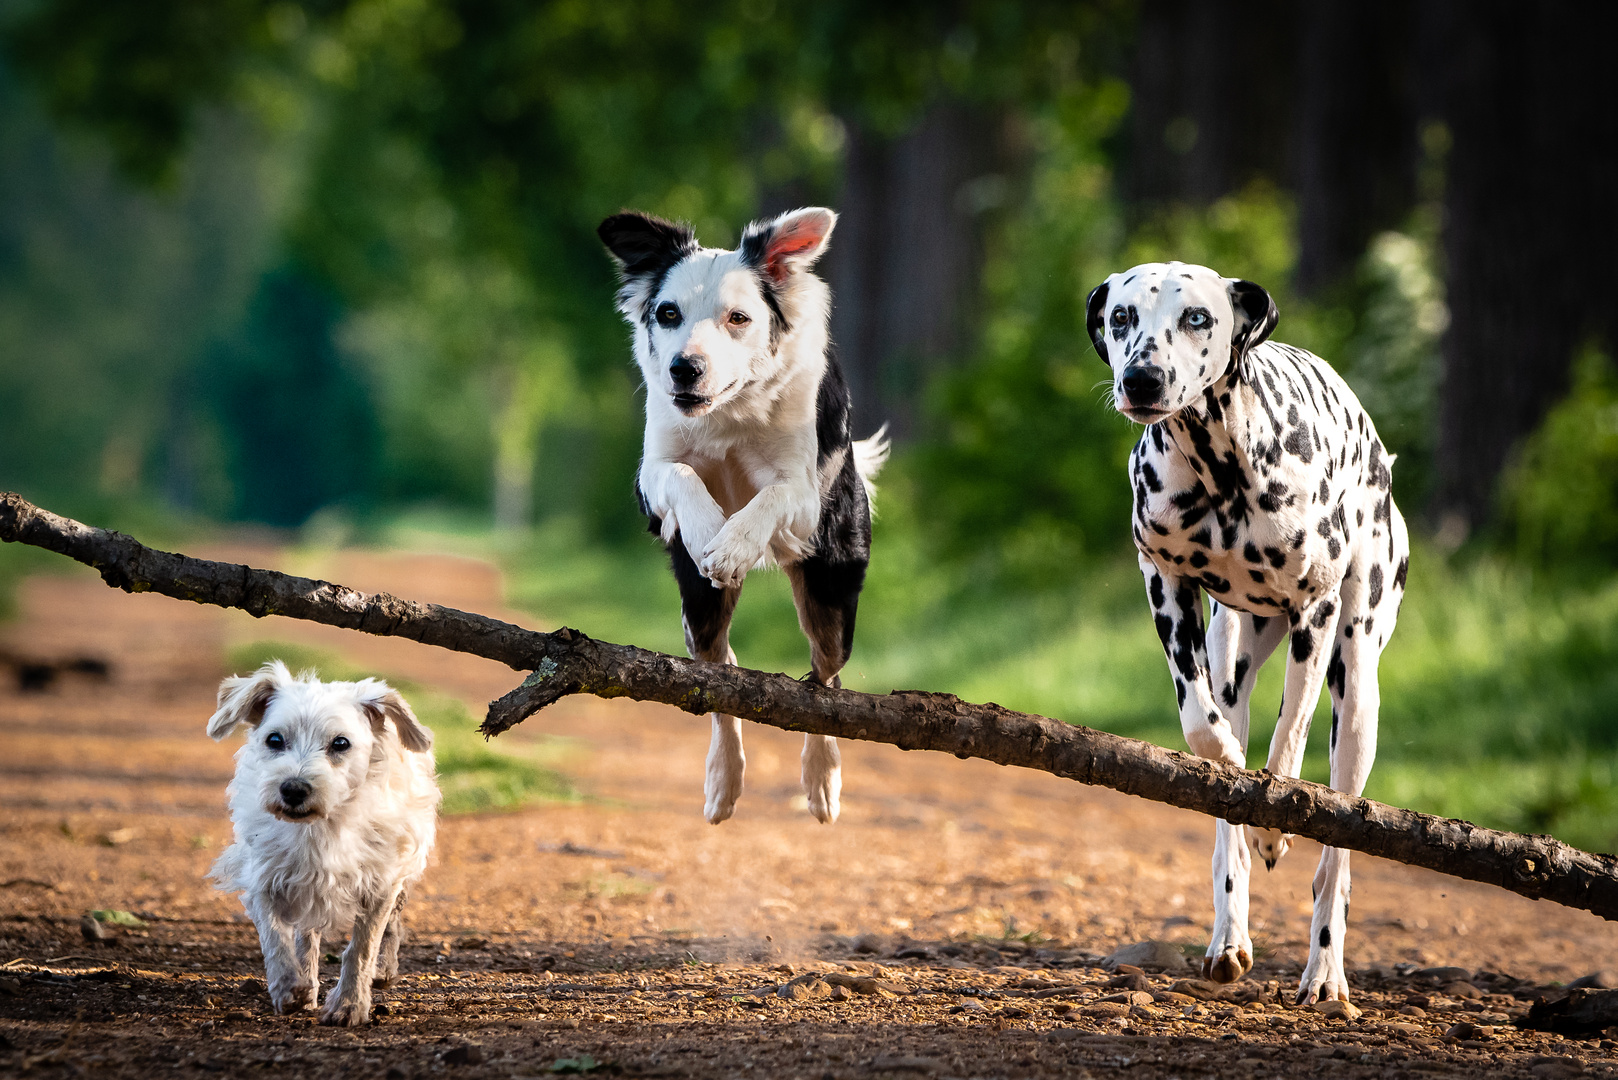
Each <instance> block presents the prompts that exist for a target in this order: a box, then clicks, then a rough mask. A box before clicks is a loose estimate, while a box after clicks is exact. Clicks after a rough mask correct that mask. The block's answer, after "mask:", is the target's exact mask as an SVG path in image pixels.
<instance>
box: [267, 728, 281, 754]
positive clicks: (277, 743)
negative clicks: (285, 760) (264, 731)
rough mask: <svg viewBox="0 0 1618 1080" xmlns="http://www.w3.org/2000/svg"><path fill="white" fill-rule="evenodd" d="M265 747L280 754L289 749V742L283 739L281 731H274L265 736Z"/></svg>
mask: <svg viewBox="0 0 1618 1080" xmlns="http://www.w3.org/2000/svg"><path fill="white" fill-rule="evenodd" d="M264 745H265V746H267V747H269V748H270V749H271V750H274V751H275V752H276V753H280V752H281V751H282V750H285V749H286V748H287V741H286V740H285V739H283V738H282V737H281V733H280V732H279V731H272V732H270V733H269V734H268V735H266V736H264Z"/></svg>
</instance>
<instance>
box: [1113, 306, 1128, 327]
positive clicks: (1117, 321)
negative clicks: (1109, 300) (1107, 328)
mask: <svg viewBox="0 0 1618 1080" xmlns="http://www.w3.org/2000/svg"><path fill="white" fill-rule="evenodd" d="M1128 321H1129V312H1127V311H1125V310H1124V309H1123V308H1121V307H1115V308H1113V309H1112V325H1114V326H1123V325H1124V324H1125V323H1127V322H1128Z"/></svg>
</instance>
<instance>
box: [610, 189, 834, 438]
mask: <svg viewBox="0 0 1618 1080" xmlns="http://www.w3.org/2000/svg"><path fill="white" fill-rule="evenodd" d="M836 223H837V215H836V214H835V213H833V212H832V211H830V210H827V209H824V208H822V207H809V208H807V209H803V210H794V211H792V212H790V213H786V214H782V215H780V216H779V217H776V218H773V219H771V220H768V221H755V222H753V223H752V224H751V225H749V226H748V227H747V228H746V229H745V230H743V232H742V242H741V246H740V248H738V249H737V250H735V251H727V250H724V249H721V248H705V247H701V246H699V245H698V244H697V241H696V237H695V235H694V234H693V233H692V231H691V227H690V226H689V225H684V224H679V223H675V222H671V221H664V220H662V219H661V218H655V217H652V216H650V215H647V214H639V213H622V214H615V215H613V216H612V217H610V218H608V219H607V220H605V221H603V222H602V223H601V227H600V228H599V229H598V230H597V232H598V234H599V235H600V237H601V241H602V243H604V244H605V245H606V246H607V250H608V251H609V252H610V253H611V254H612V257H613V259H614V261H616V262H617V264H618V269H619V273H620V275H621V276H622V279H623V287H622V288H621V289H620V290H619V292H618V310H619V311H620V312H622V313H623V316H624V318H625V319H626V320H627V321H628V322H629V324H630V326H632V327H633V328H634V332H635V360H636V362H637V363H638V364H639V365H640V369H641V375H642V376H643V377H644V378H645V380H646V390H647V394H648V398H649V402H648V405H649V408H654V409H661V408H668V407H672V408H673V409H674V410H675V411H676V412H677V413H678V414H679V415H680V416H683V417H686V418H695V417H700V416H706V415H708V414H710V413H716V412H722V411H724V410H725V409H726V407H727V406H728V405H731V404H732V403H738V404H740V403H743V402H747V401H749V400H751V399H752V398H753V397H754V396H755V395H756V392H758V391H760V390H765V389H767V388H769V387H773V386H779V384H780V382H781V376H782V375H783V373H784V372H785V370H786V369H787V368H788V367H789V366H790V364H791V363H792V361H793V356H792V355H789V354H791V353H792V350H790V349H788V348H786V347H785V346H786V344H787V343H788V342H789V341H792V340H797V339H799V338H801V336H802V335H801V333H800V332H801V331H805V330H810V331H818V332H822V333H823V332H824V330H825V326H826V319H827V315H828V313H829V311H830V304H831V301H830V293H829V291H828V290H827V288H826V284H825V282H823V281H821V280H820V278H818V277H816V276H815V274H814V273H813V272H812V270H811V268H812V267H813V266H814V264H815V260H817V259H819V258H820V256H821V254H822V253H823V252H824V251H825V250H826V244H827V241H828V240H830V239H831V231H832V227H833V226H834V225H835V224H836ZM823 353H824V350H821V353H820V354H823Z"/></svg>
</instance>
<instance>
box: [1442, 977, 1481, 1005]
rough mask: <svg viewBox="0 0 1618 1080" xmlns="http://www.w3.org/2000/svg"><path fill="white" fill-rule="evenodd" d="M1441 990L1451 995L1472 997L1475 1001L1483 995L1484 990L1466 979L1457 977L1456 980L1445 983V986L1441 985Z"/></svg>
mask: <svg viewBox="0 0 1618 1080" xmlns="http://www.w3.org/2000/svg"><path fill="white" fill-rule="evenodd" d="M1439 992H1440V993H1444V994H1448V995H1449V996H1450V997H1455V998H1470V999H1472V1000H1474V1001H1476V1000H1477V999H1478V998H1481V997H1482V996H1483V991H1482V990H1479V989H1478V988H1477V987H1475V986H1473V985H1472V984H1471V983H1469V982H1467V981H1466V980H1464V979H1456V980H1455V981H1454V982H1447V983H1445V984H1444V985H1443V986H1441V987H1439Z"/></svg>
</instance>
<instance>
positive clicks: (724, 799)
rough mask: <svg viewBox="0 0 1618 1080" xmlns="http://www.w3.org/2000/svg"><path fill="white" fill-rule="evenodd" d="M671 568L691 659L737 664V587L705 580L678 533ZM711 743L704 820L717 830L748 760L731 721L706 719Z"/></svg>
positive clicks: (732, 806) (737, 725)
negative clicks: (733, 620) (733, 625)
mask: <svg viewBox="0 0 1618 1080" xmlns="http://www.w3.org/2000/svg"><path fill="white" fill-rule="evenodd" d="M669 563H670V565H672V566H673V568H674V580H675V581H676V582H678V583H679V585H680V617H681V621H682V622H683V623H684V624H685V648H686V651H687V652H689V653H690V654H691V656H692V658H693V659H696V660H709V661H713V662H716V663H724V664H735V663H736V654H735V653H734V652H732V651H731V648H730V617H731V616H732V615H733V614H735V612H736V601H737V599H739V598H740V597H741V595H742V590H741V586H739V585H738V586H736V587H735V588H731V589H716V588H714V585H713V582H711V581H709V580H708V579H707V578H705V577H703V576H702V574H701V572H699V571H698V570H697V564H696V563H695V562H693V561H692V559H691V554H690V552H688V551H686V549H685V541H684V539H683V538H682V537H681V536H680V534H679V533H675V535H674V539H673V540H671V541H669ZM709 717H710V718H711V719H712V721H713V741H712V742H710V743H709V744H708V765H707V771H706V775H705V778H704V780H703V785H702V791H703V804H702V816H703V817H704V818H706V819H707V821H708V824H710V825H717V824H719V823H720V822H721V821H724V820H725V819H726V818H728V817H730V815H731V814H732V813H734V812H735V810H736V800H737V799H739V798H741V794H742V777H743V775H744V774H745V773H746V771H747V755H746V754H744V753H743V752H742V724H741V721H740V720H737V719H736V718H735V717H734V716H726V715H725V714H724V713H710V714H709Z"/></svg>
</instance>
